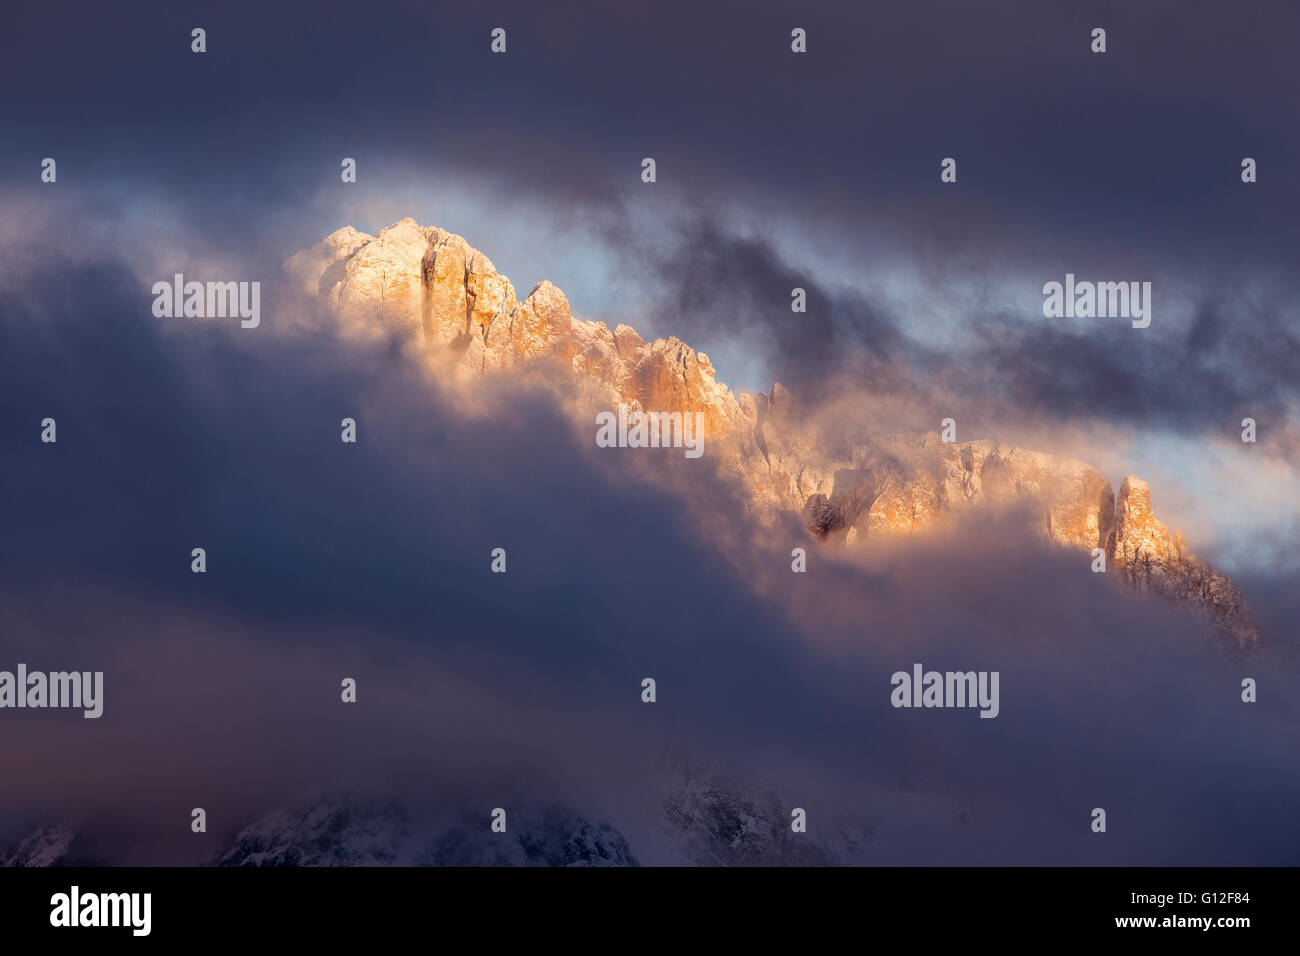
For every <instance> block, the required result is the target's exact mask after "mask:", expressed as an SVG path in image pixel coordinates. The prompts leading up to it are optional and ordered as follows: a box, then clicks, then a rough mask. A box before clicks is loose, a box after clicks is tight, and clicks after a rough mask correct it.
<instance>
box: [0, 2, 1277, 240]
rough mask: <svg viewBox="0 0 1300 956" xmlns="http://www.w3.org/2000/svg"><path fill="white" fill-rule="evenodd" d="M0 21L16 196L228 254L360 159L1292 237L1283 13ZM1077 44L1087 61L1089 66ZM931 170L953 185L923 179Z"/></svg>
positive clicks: (1020, 8) (567, 191) (909, 226)
mask: <svg viewBox="0 0 1300 956" xmlns="http://www.w3.org/2000/svg"><path fill="white" fill-rule="evenodd" d="M7 18H8V22H7V23H6V29H5V31H4V40H3V41H0V42H3V43H4V48H3V54H4V55H3V57H2V58H0V70H2V71H3V75H2V78H3V79H4V81H5V86H6V88H7V89H10V90H13V91H15V95H14V96H13V97H12V100H11V103H10V108H9V109H8V110H7V117H6V120H7V125H8V126H9V128H8V130H7V135H6V137H5V145H4V153H3V169H4V172H5V174H6V176H7V177H8V178H9V179H10V181H11V182H16V183H27V182H28V181H30V182H31V183H32V184H34V185H33V187H32V188H38V187H39V184H38V183H37V182H36V175H35V172H36V170H37V168H38V167H37V165H36V164H38V163H39V160H40V159H41V158H42V157H44V156H55V157H57V158H58V159H59V161H60V170H61V182H64V183H67V184H69V185H70V186H74V185H77V184H82V185H93V186H105V185H115V186H116V187H117V188H123V189H143V188H145V187H148V188H150V189H153V190H160V191H162V192H163V193H164V194H168V195H171V196H174V197H178V198H182V199H183V200H184V201H185V202H186V203H187V204H190V205H193V206H197V207H199V208H201V209H202V210H203V211H204V214H205V215H206V216H207V226H208V228H210V229H223V228H226V229H231V230H233V231H235V232H236V233H239V232H242V233H243V234H244V235H246V236H247V235H251V234H253V233H255V232H256V229H254V228H250V222H252V223H255V222H257V221H258V219H259V217H265V216H267V215H268V214H270V209H272V208H277V207H278V208H283V207H292V206H295V205H297V204H299V203H300V202H301V201H302V200H303V199H304V198H305V197H306V196H307V195H309V194H310V193H311V192H312V191H313V190H315V189H318V188H321V187H327V186H329V185H330V184H334V185H337V182H338V180H337V176H338V163H339V159H340V158H341V157H342V156H356V157H357V158H358V159H359V160H360V161H361V164H362V167H361V168H362V170H363V175H362V180H361V182H360V183H358V188H359V189H363V188H368V187H367V186H366V184H371V185H372V186H373V187H374V188H377V189H381V188H382V187H383V185H384V184H385V183H388V184H389V185H390V186H391V185H392V184H393V183H395V182H396V180H397V179H398V178H399V177H400V176H401V175H402V174H404V173H407V172H411V171H413V172H414V173H415V174H416V175H420V174H421V173H422V172H423V173H424V174H425V175H427V176H430V177H432V176H436V175H440V174H441V173H442V172H443V171H445V170H461V171H474V172H481V173H483V174H485V175H490V176H491V177H493V179H494V181H495V183H496V184H497V188H499V189H501V190H502V191H503V192H505V193H509V194H520V195H526V196H531V197H536V196H539V195H546V196H549V197H551V198H552V199H553V200H554V201H555V203H556V204H557V205H559V206H566V205H570V204H579V205H588V204H592V203H601V202H605V201H610V200H615V199H617V198H619V197H623V196H625V195H626V194H627V193H628V192H629V191H630V190H634V189H642V190H643V187H642V186H641V184H640V182H639V181H638V179H637V175H638V173H639V163H640V160H641V157H643V156H646V155H652V156H655V157H656V158H657V159H658V161H659V164H660V174H659V175H660V181H659V183H658V184H657V185H656V189H657V190H659V193H660V195H662V196H664V197H665V198H667V197H674V198H677V199H682V200H686V201H693V200H695V199H697V198H699V197H700V196H712V197H715V198H726V197H731V198H735V199H736V200H738V201H742V202H743V201H748V200H752V199H754V198H755V197H759V196H768V197H771V198H773V199H776V200H779V201H780V202H782V203H784V204H785V205H786V207H787V208H793V209H797V210H798V211H799V214H800V215H802V216H803V217H804V218H805V219H806V220H807V221H808V222H816V223H823V224H824V225H825V226H826V228H838V229H840V230H842V231H846V232H853V231H857V230H861V229H864V228H870V229H877V230H880V231H882V232H884V233H885V234H886V235H888V236H890V237H892V238H893V239H894V241H895V242H897V243H911V242H916V243H918V244H920V245H927V246H928V245H930V244H932V243H933V242H939V243H943V244H952V243H958V244H965V245H968V246H970V247H973V248H976V249H982V250H984V252H985V254H987V255H989V256H990V257H1001V258H1004V259H1005V258H1008V257H1010V258H1017V257H1018V256H1019V255H1021V254H1024V253H1025V251H1026V250H1027V249H1029V248H1032V247H1033V245H1034V238H1033V237H1036V239H1037V241H1038V242H1042V241H1046V240H1051V242H1052V244H1053V247H1059V248H1061V249H1066V248H1068V243H1069V242H1093V243H1098V242H1100V243H1108V244H1112V245H1115V246H1117V247H1119V248H1129V249H1137V250H1147V251H1148V252H1150V253H1151V254H1157V253H1158V254H1160V255H1164V256H1173V255H1177V254H1178V251H1179V250H1182V251H1196V252H1197V254H1198V255H1199V256H1200V257H1201V258H1202V260H1203V261H1210V262H1215V263H1219V264H1222V263H1225V262H1228V261H1238V260H1245V261H1248V262H1254V261H1258V260H1260V259H1263V260H1265V261H1277V259H1278V257H1279V256H1280V255H1282V251H1281V250H1282V249H1284V248H1288V247H1291V248H1293V247H1294V245H1295V240H1296V238H1297V231H1296V230H1297V227H1296V218H1295V217H1294V215H1292V214H1291V211H1290V210H1293V209H1294V207H1295V205H1296V201H1297V199H1300V186H1298V184H1300V178H1298V174H1297V169H1300V149H1298V148H1297V143H1298V140H1297V136H1296V130H1295V126H1294V123H1293V122H1292V118H1293V117H1294V115H1295V113H1296V106H1297V105H1298V104H1297V100H1296V89H1297V88H1296V84H1295V83H1293V82H1291V78H1292V77H1293V49H1292V44H1291V43H1290V41H1289V38H1290V37H1292V36H1294V35H1295V34H1296V32H1297V28H1298V27H1300V22H1298V19H1297V18H1300V12H1298V11H1297V9H1296V8H1295V6H1294V5H1293V4H1289V3H1286V2H1283V0H1278V2H1270V3H1260V4H1253V5H1251V6H1250V7H1249V8H1248V9H1234V10H1225V9H1224V8H1223V7H1222V5H1221V4H1216V3H1209V2H1200V3H1161V4H1154V5H1153V4H1143V5H1141V6H1140V7H1134V6H1133V5H1131V4H1120V3H1103V4H1092V5H1088V6H1086V7H1080V8H1072V9H1063V8H1059V7H1052V6H1050V5H1045V4H1041V3H1034V2H1029V0H1025V2H1013V3H1003V4H996V5H992V6H989V5H971V4H966V3H960V2H947V0H945V2H929V3H913V4H895V5H890V6H887V7H879V6H869V5H862V4H848V3H844V4H821V5H818V6H817V7H816V8H815V9H812V10H810V9H808V8H807V5H803V4H787V5H780V4H763V5H758V6H756V5H754V4H749V3H732V2H726V3H708V4H699V3H657V4H654V5H652V6H646V7H644V8H642V9H637V8H635V7H628V6H627V5H611V4H601V3H547V4H532V3H529V4H507V5H493V7H492V8H491V9H485V8H481V7H477V6H475V5H465V4H430V3H424V2H420V3H414V2H412V3H394V4H376V5H370V6H366V7H364V8H359V7H356V6H355V5H353V4H347V3H324V4H312V5H310V6H298V7H292V8H290V7H268V6H267V5H266V4H262V3H230V4H222V5H220V6H219V7H210V8H205V9H202V10H195V9H192V8H185V7H183V6H177V5H176V4H173V3H156V4H140V5H133V6H132V7H131V9H130V11H125V10H122V9H119V8H115V7H100V8H86V7H85V6H84V5H73V4H63V3H47V4H41V5H27V6H24V7H21V8H19V9H17V10H14V11H10V12H8V13H7ZM795 25H799V26H803V27H805V28H806V29H807V30H808V32H809V52H808V53H807V54H805V55H795V54H793V53H791V52H790V49H789V34H790V30H791V28H792V26H795ZM194 26H203V27H204V28H205V29H206V30H207V31H208V52H207V53H205V54H203V55H201V56H200V55H195V54H192V53H191V52H190V50H189V32H190V29H191V28H192V27H194ZM495 26H504V27H505V28H507V30H508V31H509V43H510V46H509V52H508V53H507V54H505V55H504V56H494V55H493V54H491V53H490V52H489V48H488V45H489V31H490V30H491V29H492V28H493V27H495ZM1094 26H1104V27H1105V28H1106V29H1107V30H1108V31H1109V48H1110V49H1109V52H1108V53H1106V54H1105V55H1093V54H1091V53H1090V52H1089V51H1088V43H1089V32H1090V31H1091V29H1092V28H1093V27H1094ZM1247 155H1249V156H1253V157H1255V158H1257V159H1258V160H1259V162H1260V181H1259V182H1258V183H1257V184H1255V185H1253V186H1250V187H1245V186H1243V184H1242V183H1241V182H1240V181H1239V178H1238V172H1239V163H1240V160H1241V158H1242V157H1243V156H1247ZM944 156H954V157H956V158H957V159H958V161H959V171H960V179H959V184H958V185H956V186H944V185H942V184H940V182H939V180H938V164H939V160H940V159H941V158H942V157H944ZM939 200H942V202H940V201H939ZM920 210H924V212H920ZM1066 237H1068V240H1067V238H1066Z"/></svg>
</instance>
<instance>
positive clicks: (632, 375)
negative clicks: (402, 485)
mask: <svg viewBox="0 0 1300 956" xmlns="http://www.w3.org/2000/svg"><path fill="white" fill-rule="evenodd" d="M285 268H286V270H287V271H288V272H289V273H290V274H291V276H292V277H293V278H294V279H295V281H296V282H297V283H298V284H299V285H300V286H301V287H302V288H303V289H304V290H307V291H309V292H311V293H313V294H318V295H320V296H323V297H325V298H326V299H327V300H328V302H329V303H330V305H331V307H332V308H333V310H334V312H335V313H336V314H337V316H338V317H339V320H340V322H341V323H342V325H343V327H344V329H345V330H346V331H347V332H348V333H350V334H356V335H378V336H384V337H393V336H394V335H396V336H399V337H400V338H401V339H402V340H403V341H405V342H406V343H408V345H409V347H410V348H411V349H412V350H414V351H416V352H418V353H420V354H423V355H427V356H429V357H430V358H431V359H436V360H438V361H441V362H449V363H450V366H451V370H452V374H453V376H454V377H455V378H456V379H457V380H459V381H460V382H462V383H464V382H469V383H472V382H473V381H475V380H476V379H478V378H479V377H481V376H483V375H485V374H488V373H492V372H519V373H527V374H529V375H532V376H536V377H538V378H540V379H542V380H543V381H546V382H549V383H551V384H553V385H556V386H559V387H561V388H562V391H563V394H564V395H565V396H567V397H568V398H569V399H571V400H572V402H573V403H574V406H575V408H576V409H577V410H578V411H580V412H581V414H582V415H583V416H584V417H586V416H589V415H590V413H592V412H593V411H602V410H612V409H615V408H616V407H617V406H618V405H620V404H622V405H626V406H627V407H628V409H629V411H630V412H636V411H655V412H682V413H694V412H700V413H702V415H703V437H704V439H705V441H706V442H707V445H708V455H709V456H710V457H711V458H713V459H714V460H715V461H716V462H717V463H718V466H719V468H720V470H721V472H722V473H723V474H724V475H725V476H728V477H730V478H733V479H735V480H736V481H737V482H738V483H739V485H740V487H741V488H742V489H743V493H744V497H745V500H746V504H747V505H748V507H749V508H750V509H751V511H752V512H753V513H754V514H755V515H756V516H757V517H760V518H763V517H766V516H769V515H771V514H772V513H773V512H774V511H777V510H787V511H793V512H798V513H800V514H802V516H803V519H804V524H805V526H806V527H807V528H808V530H809V531H810V532H811V533H812V534H813V535H814V536H816V537H817V538H819V539H822V540H824V541H830V542H841V543H845V544H849V545H855V546H856V545H861V544H863V543H864V542H865V541H867V540H869V539H871V538H873V537H878V536H882V535H892V534H909V533H915V532H921V531H925V530H926V529H930V528H935V527H940V526H942V524H943V523H944V522H945V521H948V520H950V519H951V518H952V516H954V515H956V514H958V513H960V512H962V511H964V510H966V509H968V508H972V507H989V506H992V507H1001V506H1008V505H1017V506H1021V507H1028V508H1029V509H1030V510H1031V512H1032V513H1034V514H1035V515H1036V516H1037V520H1038V521H1039V523H1040V526H1041V530H1042V532H1043V534H1044V535H1045V536H1046V537H1047V538H1048V539H1050V540H1052V541H1054V542H1057V543H1059V544H1061V545H1063V546H1068V547H1073V548H1079V549H1083V550H1086V551H1092V550H1093V549H1096V548H1101V549H1102V550H1103V551H1104V552H1105V554H1106V556H1107V560H1108V562H1110V564H1111V565H1112V566H1113V568H1114V569H1115V570H1117V571H1119V572H1120V576H1121V577H1122V578H1123V579H1124V580H1126V581H1128V582H1129V583H1130V584H1132V585H1134V586H1136V587H1138V588H1141V589H1145V590H1151V591H1154V592H1157V593H1160V594H1163V595H1165V596H1167V597H1170V598H1173V599H1174V600H1177V601H1179V602H1180V603H1183V604H1186V605H1188V606H1190V607H1193V608H1196V609H1198V610H1203V611H1205V612H1206V613H1207V614H1209V616H1210V617H1211V618H1212V619H1213V620H1214V621H1215V622H1216V624H1217V625H1218V626H1219V627H1220V628H1221V629H1222V630H1223V631H1224V632H1226V633H1227V634H1229V635H1230V636H1231V637H1232V638H1233V639H1235V640H1236V641H1237V642H1238V643H1241V644H1243V645H1251V644H1254V643H1255V642H1256V641H1257V640H1258V631H1257V628H1256V627H1255V625H1254V624H1253V623H1252V622H1251V621H1250V618H1249V614H1248V611H1247V609H1246V606H1245V603H1244V601H1243V599H1242V597H1241V594H1240V592H1239V591H1238V590H1237V589H1236V588H1235V587H1234V586H1233V584H1232V582H1231V581H1229V580H1228V579H1227V578H1226V577H1224V576H1223V575H1221V574H1219V573H1218V572H1216V571H1215V570H1214V569H1213V568H1211V567H1209V565H1207V564H1205V563H1204V562H1202V561H1199V560H1198V559H1196V558H1194V557H1193V556H1192V555H1191V554H1189V553H1188V552H1187V550H1186V547H1185V545H1184V544H1183V542H1182V539H1181V536H1178V535H1174V536H1172V537H1171V536H1170V534H1169V532H1168V529H1166V528H1165V526H1164V525H1163V524H1162V523H1161V522H1160V521H1158V520H1157V519H1156V518H1155V516H1154V515H1153V514H1152V513H1151V504H1150V493H1149V491H1148V489H1147V486H1146V485H1145V483H1143V482H1141V481H1140V480H1139V479H1137V478H1136V477H1130V478H1128V479H1125V481H1124V484H1123V486H1122V487H1121V489H1120V494H1119V497H1118V500H1117V499H1116V496H1115V493H1114V490H1113V489H1112V487H1111V485H1110V483H1109V482H1108V481H1107V480H1106V479H1105V477H1103V476H1102V475H1101V474H1100V473H1099V472H1098V471H1097V470H1096V469H1095V468H1092V467H1091V466H1089V465H1087V464H1085V463H1084V462H1081V461H1074V460H1071V459H1064V458H1058V457H1056V456H1054V455H1047V454H1042V453H1040V452H1033V451H1028V450H1026V449H1023V448H1018V447H1016V446H1014V445H1003V444H999V443H998V442H995V441H991V440H983V441H971V442H961V443H956V442H944V441H942V440H941V439H940V437H939V435H938V434H936V433H934V432H929V433H925V434H904V435H891V436H885V437H877V438H864V439H863V440H861V441H859V442H854V443H852V444H850V445H848V446H844V445H843V444H841V443H831V442H829V441H827V440H826V439H825V438H824V437H823V436H822V435H821V434H820V432H819V431H818V429H817V427H816V425H815V424H814V423H812V422H810V421H808V420H806V419H805V418H804V417H803V416H801V415H800V414H799V411H798V409H797V407H796V404H795V400H794V397H793V396H791V394H790V393H789V391H788V390H786V389H785V388H784V387H783V386H781V385H780V384H779V383H778V384H774V385H773V386H772V391H771V393H770V394H766V395H764V394H761V393H760V394H756V395H750V394H747V393H739V394H736V393H733V392H732V391H731V390H730V389H729V388H727V386H726V385H724V384H723V383H721V382H719V381H717V379H716V375H715V370H714V367H713V363H712V362H711V361H710V360H709V357H708V356H707V355H705V354H704V353H703V352H696V351H695V350H694V349H692V348H691V347H690V346H689V345H687V344H686V343H685V342H682V341H681V340H680V339H677V338H671V337H670V338H666V339H662V338H661V339H655V340H654V341H652V342H646V341H644V340H643V339H642V338H641V336H640V335H639V334H638V333H637V332H636V330H635V329H632V328H631V327H629V326H626V325H618V326H617V327H616V328H614V329H613V330H612V331H611V330H610V329H609V327H608V326H606V325H605V323H603V322H591V321H584V320H582V319H579V318H576V317H574V316H573V315H572V313H571V311H570V308H569V303H568V300H567V299H566V298H565V296H564V293H563V292H561V291H560V290H559V289H558V288H556V287H555V286H554V285H552V284H551V283H550V282H547V281H543V282H540V283H538V284H537V285H536V286H535V287H534V288H533V289H532V291H530V292H529V293H528V295H527V296H526V297H525V298H524V299H523V300H520V299H519V297H518V295H517V294H516V292H515V289H514V286H513V285H512V284H511V283H510V280H509V279H508V278H506V277H505V276H503V275H501V274H500V273H498V272H497V270H496V267H495V266H493V264H492V261H491V260H490V259H488V258H487V256H485V255H483V253H481V252H479V251H478V250H476V249H474V248H473V247H472V246H470V245H469V244H468V243H467V242H465V240H464V239H462V238H461V237H460V236H457V235H453V234H452V233H449V232H447V231H446V230H443V229H439V228H437V227H423V226H420V225H419V224H418V223H416V222H415V221H414V220H413V219H403V220H401V221H400V222H398V223H395V224H394V225H392V226H389V227H388V228H386V229H382V230H380V232H379V235H377V236H373V237H372V236H368V235H366V234H365V233H361V232H358V231H357V230H355V229H353V228H351V227H347V228H344V229H340V230H338V231H337V232H335V233H333V234H331V235H330V236H328V237H327V238H326V239H324V240H323V241H322V242H320V243H319V244H317V245H316V246H314V247H312V248H311V249H307V250H304V251H303V252H300V253H298V254H297V255H295V256H293V257H292V258H291V259H289V260H288V261H287V262H286V263H285ZM587 420H590V419H589V418H588V419H587ZM833 444H834V447H832V445H833Z"/></svg>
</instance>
